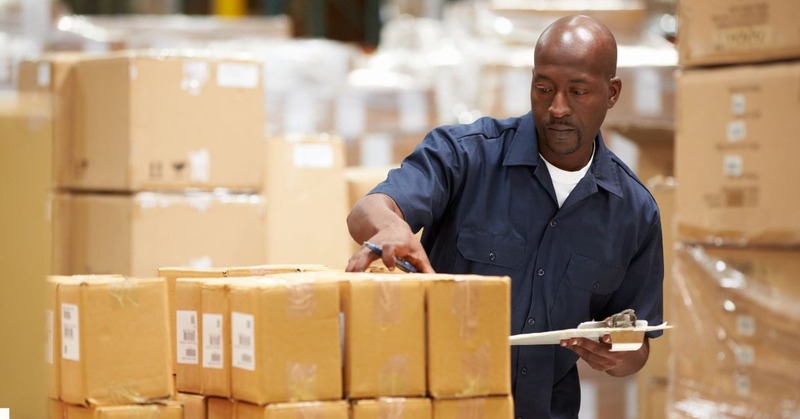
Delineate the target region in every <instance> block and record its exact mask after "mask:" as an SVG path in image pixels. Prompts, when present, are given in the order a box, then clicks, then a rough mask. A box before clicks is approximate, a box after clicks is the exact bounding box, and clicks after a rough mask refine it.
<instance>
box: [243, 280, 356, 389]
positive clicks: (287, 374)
mask: <svg viewBox="0 0 800 419" xmlns="http://www.w3.org/2000/svg"><path fill="white" fill-rule="evenodd" d="M230 310H231V338H232V339H231V362H232V367H233V368H232V371H231V379H232V385H231V387H232V391H233V397H234V398H235V399H237V400H243V401H247V402H251V403H255V404H265V403H276V402H285V401H310V400H336V399H340V398H341V397H342V379H341V371H342V370H341V368H342V364H341V362H342V359H341V353H340V341H339V285H338V284H337V283H336V282H332V281H317V282H313V281H308V280H306V281H303V280H291V281H287V280H284V279H278V278H268V277H265V278H253V279H252V280H248V281H247V282H244V281H237V282H236V283H235V284H231V286H230Z"/></svg>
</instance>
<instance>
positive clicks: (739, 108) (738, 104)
mask: <svg viewBox="0 0 800 419" xmlns="http://www.w3.org/2000/svg"><path fill="white" fill-rule="evenodd" d="M746 104H747V101H746V100H745V97H744V95H743V94H741V93H737V94H735V95H732V96H731V112H733V114H734V115H737V116H738V115H742V114H744V111H745V105H746Z"/></svg>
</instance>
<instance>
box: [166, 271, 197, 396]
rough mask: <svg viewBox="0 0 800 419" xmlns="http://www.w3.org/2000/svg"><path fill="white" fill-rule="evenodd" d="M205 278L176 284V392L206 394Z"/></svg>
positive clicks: (186, 280) (181, 280) (189, 279)
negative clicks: (203, 371) (203, 302)
mask: <svg viewBox="0 0 800 419" xmlns="http://www.w3.org/2000/svg"><path fill="white" fill-rule="evenodd" d="M203 282H204V279H202V278H178V279H177V281H176V282H175V329H174V331H173V334H174V335H175V339H176V340H175V343H176V345H175V359H176V366H177V368H176V369H175V389H176V390H177V391H180V392H184V393H195V394H201V393H203V383H202V381H203V380H202V371H201V370H202V359H203V345H202V343H201V336H203V317H202V297H201V296H202V289H203Z"/></svg>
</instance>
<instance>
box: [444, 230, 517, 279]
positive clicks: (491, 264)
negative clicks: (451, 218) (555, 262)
mask: <svg viewBox="0 0 800 419" xmlns="http://www.w3.org/2000/svg"><path fill="white" fill-rule="evenodd" d="M457 247H458V251H459V253H460V254H461V256H462V257H463V258H464V259H465V262H466V263H467V264H468V265H470V267H471V268H474V269H470V271H473V272H475V273H482V274H505V275H507V274H508V272H509V270H511V269H513V268H514V267H516V266H517V265H519V263H520V262H521V261H522V259H523V256H524V254H525V239H524V238H522V237H519V236H510V235H498V234H493V233H491V232H488V231H485V230H478V229H473V228H462V229H461V231H460V232H459V234H458V242H457ZM481 265H483V266H481Z"/></svg>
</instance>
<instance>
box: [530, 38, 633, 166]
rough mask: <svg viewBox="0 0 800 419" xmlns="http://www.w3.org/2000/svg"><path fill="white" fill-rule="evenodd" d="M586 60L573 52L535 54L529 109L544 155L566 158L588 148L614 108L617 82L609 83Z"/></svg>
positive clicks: (605, 75) (605, 77)
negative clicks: (610, 110) (557, 155)
mask: <svg viewBox="0 0 800 419" xmlns="http://www.w3.org/2000/svg"><path fill="white" fill-rule="evenodd" d="M587 58H588V57H587V56H586V54H581V53H580V52H575V51H565V52H559V51H553V52H542V53H537V56H536V68H534V70H533V81H532V84H531V107H532V109H533V117H534V119H535V121H536V131H537V134H538V137H539V143H540V147H542V146H544V147H545V148H546V149H545V150H542V151H543V152H548V151H549V152H552V153H554V154H559V155H568V154H571V153H574V152H576V151H578V150H580V149H584V150H585V149H589V148H591V146H592V142H593V141H594V137H595V135H596V134H597V132H598V131H599V130H600V125H602V123H603V120H604V119H605V116H606V112H607V111H608V109H609V108H610V107H611V106H613V101H612V100H611V96H612V95H614V94H615V93H614V91H613V89H614V86H615V85H614V83H616V82H618V79H617V81H616V82H614V81H612V79H611V78H610V75H609V74H607V73H606V72H604V71H603V69H602V66H601V65H600V64H599V63H598V62H597V60H592V59H587ZM593 61H594V62H593ZM543 154H545V153H543ZM548 154H549V153H548Z"/></svg>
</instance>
